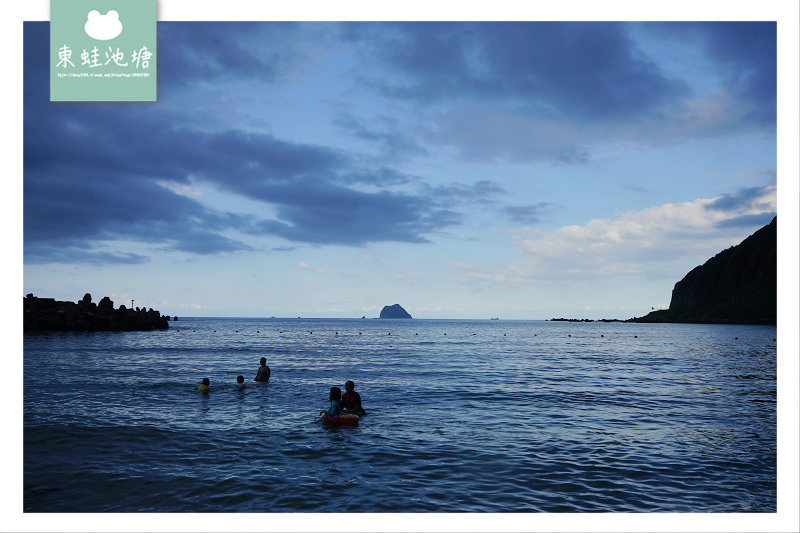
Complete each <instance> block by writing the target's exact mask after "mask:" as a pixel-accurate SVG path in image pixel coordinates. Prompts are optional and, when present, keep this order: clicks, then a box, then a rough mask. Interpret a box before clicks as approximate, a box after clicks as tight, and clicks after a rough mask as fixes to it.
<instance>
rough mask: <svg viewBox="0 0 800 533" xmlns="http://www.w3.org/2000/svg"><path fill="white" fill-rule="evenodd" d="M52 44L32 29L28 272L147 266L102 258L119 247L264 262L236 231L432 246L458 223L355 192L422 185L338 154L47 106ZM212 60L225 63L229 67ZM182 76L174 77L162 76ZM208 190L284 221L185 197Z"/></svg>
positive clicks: (109, 112) (140, 117) (424, 206)
mask: <svg viewBox="0 0 800 533" xmlns="http://www.w3.org/2000/svg"><path fill="white" fill-rule="evenodd" d="M190 26H192V28H193V31H192V32H191V34H189V33H184V27H183V26H181V25H170V29H173V28H174V29H175V31H176V32H177V33H178V37H176V38H178V40H187V41H188V39H189V37H190V36H191V35H196V27H194V26H193V25H190ZM203 27H204V28H205V25H204V26H203ZM248 28H249V26H248ZM227 31H230V29H228V30H227ZM47 32H48V26H47V25H46V24H42V23H38V24H35V23H26V25H25V90H24V98H25V102H24V108H25V113H24V115H25V116H24V133H23V134H24V142H23V144H24V154H23V158H24V179H23V188H24V198H23V213H24V215H23V216H24V241H25V256H26V260H27V261H31V262H34V261H37V262H45V261H66V260H67V259H72V260H73V261H76V260H81V261H92V262H103V261H108V262H141V261H143V260H144V259H143V258H142V257H141V256H138V255H133V254H124V253H122V252H114V251H112V252H107V251H102V249H101V248H95V247H93V246H92V243H99V242H100V241H104V242H110V241H114V240H132V241H139V242H144V243H147V244H150V245H152V246H153V249H167V250H177V251H184V252H189V253H193V254H213V253H225V252H234V251H247V250H251V249H252V248H251V246H250V245H248V244H245V243H244V242H240V241H238V240H235V239H234V238H231V237H228V236H227V235H230V234H231V232H232V231H237V232H240V233H241V234H250V235H260V234H270V235H276V236H279V237H282V238H284V239H287V240H290V241H295V242H300V243H319V244H327V243H335V244H348V245H362V244H364V243H367V242H375V241H402V242H426V241H427V238H426V236H425V235H426V234H429V233H432V232H436V231H440V230H441V229H442V228H444V227H446V226H448V225H451V224H454V223H457V222H458V220H459V217H458V215H457V214H456V213H453V212H450V211H448V210H446V209H442V208H439V207H437V206H436V205H435V203H434V202H432V201H430V200H427V199H425V198H424V197H416V196H412V195H400V194H393V193H390V192H387V191H385V190H380V191H378V192H372V193H366V192H362V191H358V190H355V189H351V188H349V187H348V186H347V185H348V184H351V183H355V182H368V181H369V176H371V175H372V176H374V177H375V178H376V179H375V181H373V182H372V183H373V185H374V184H378V185H380V184H388V183H398V182H400V181H402V180H408V179H410V178H409V177H408V176H404V175H403V174H402V173H399V172H396V171H394V170H392V169H389V168H385V167H376V168H372V167H370V166H369V165H364V164H362V163H360V162H359V160H358V158H356V157H354V156H352V155H349V154H345V153H342V152H340V151H337V150H333V149H330V148H326V147H323V146H316V145H308V144H301V143H294V142H287V141H282V140H280V139H277V138H275V137H273V136H271V135H257V134H252V133H245V132H240V131H234V130H228V131H220V132H208V131H198V130H194V129H189V128H185V127H184V128H182V127H180V126H176V125H175V124H182V123H183V121H181V120H180V117H179V116H177V115H175V114H173V112H171V111H170V110H169V109H166V108H163V106H160V105H159V104H158V103H156V104H139V103H130V104H124V103H114V104H100V103H88V104H81V103H52V102H49V95H48V93H47V91H46V90H45V89H46V88H47V87H48V80H49V78H48V72H47V69H46V68H42V67H41V66H42V65H47V64H48V53H49V52H48V47H47V46H46V43H47V40H48V33H47ZM164 34H169V31H164V32H162V36H163V35H164ZM200 34H201V35H203V39H208V40H209V41H208V43H207V46H208V47H215V46H217V44H216V42H215V41H214V34H215V32H214V31H209V32H207V35H206V34H204V33H203V32H200ZM43 43H44V44H43ZM187 46H188V43H187ZM165 48H169V47H165ZM192 49H194V48H193V47H192ZM160 51H161V47H160ZM219 54H223V52H222V51H219ZM205 55H209V56H213V54H210V52H209V53H208V54H205ZM159 57H161V56H159ZM213 57H217V58H218V59H217V60H216V61H219V62H222V63H225V62H226V61H227V59H226V57H227V56H224V55H220V56H213ZM242 61H244V62H245V63H246V62H247V61H246V60H244V59H243V60H242ZM167 64H169V61H167ZM226 65H227V63H226ZM162 67H164V65H163V64H162ZM190 67H191V66H185V67H184V70H183V71H181V70H180V69H179V68H176V71H177V72H176V73H175V75H176V76H181V75H188V74H187V73H188V72H189V70H190ZM164 68H165V67H164ZM191 68H199V67H197V66H195V67H191ZM208 68H210V69H211V70H210V71H209V72H210V73H211V74H213V71H214V69H213V68H212V67H208ZM233 68H234V69H235V68H237V67H236V65H234V66H233ZM242 68H244V67H243V66H242ZM172 74H173V73H172V72H170V74H169V75H165V73H164V72H162V73H161V77H162V78H167V79H169V78H170V76H172ZM43 88H44V89H43ZM203 182H205V183H208V184H210V185H212V186H213V187H216V188H219V189H222V190H227V191H230V192H232V193H235V194H238V195H241V196H243V197H246V198H249V199H252V200H260V201H263V202H265V203H266V204H269V205H271V206H273V207H274V208H275V209H276V210H277V213H278V219H277V220H264V219H259V218H258V217H252V216H250V217H246V216H242V215H237V214H234V213H225V212H216V211H213V210H211V209H209V208H208V207H206V206H204V205H203V204H202V203H201V202H200V201H199V200H198V199H197V198H194V197H191V196H186V195H181V194H179V193H178V192H179V191H180V190H181V189H180V188H181V187H190V186H192V185H193V184H195V183H203Z"/></svg>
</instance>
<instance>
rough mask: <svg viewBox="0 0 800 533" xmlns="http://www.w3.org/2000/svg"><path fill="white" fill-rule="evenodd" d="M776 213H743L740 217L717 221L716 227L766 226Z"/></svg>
mask: <svg viewBox="0 0 800 533" xmlns="http://www.w3.org/2000/svg"><path fill="white" fill-rule="evenodd" d="M776 215H777V213H759V214H757V215H743V216H740V217H734V218H729V219H727V220H723V221H721V222H719V223H717V227H718V228H754V227H755V228H758V227H761V226H766V225H767V224H769V223H770V222H772V219H773V218H775V216H776Z"/></svg>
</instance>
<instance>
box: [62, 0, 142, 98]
mask: <svg viewBox="0 0 800 533" xmlns="http://www.w3.org/2000/svg"><path fill="white" fill-rule="evenodd" d="M156 41H157V39H156V0H50V100H51V101H54V102H92V101H97V102H155V101H156V95H157V91H156V89H157V83H156V81H157V76H156V73H157V68H156V52H157V47H156V45H157V42H156Z"/></svg>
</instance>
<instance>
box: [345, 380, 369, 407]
mask: <svg viewBox="0 0 800 533" xmlns="http://www.w3.org/2000/svg"><path fill="white" fill-rule="evenodd" d="M355 388H356V385H355V383H353V382H352V381H348V382H347V383H345V384H344V390H345V391H346V392H345V393H344V395H343V396H342V407H344V410H345V411H346V412H348V413H353V414H355V415H358V416H364V415H365V414H367V413H366V412H365V411H364V408H363V407H361V395H359V394H358V393H357V392H356V391H355Z"/></svg>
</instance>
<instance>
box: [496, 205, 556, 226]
mask: <svg viewBox="0 0 800 533" xmlns="http://www.w3.org/2000/svg"><path fill="white" fill-rule="evenodd" d="M552 206H553V204H552V203H550V202H539V203H538V204H535V205H509V206H506V207H504V208H503V212H505V214H506V215H507V216H508V217H509V218H510V219H511V221H512V222H514V223H515V224H524V225H534V224H538V223H539V221H540V219H541V216H542V214H543V213H545V212H547V211H548V210H549V209H550V208H551V207H552Z"/></svg>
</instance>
